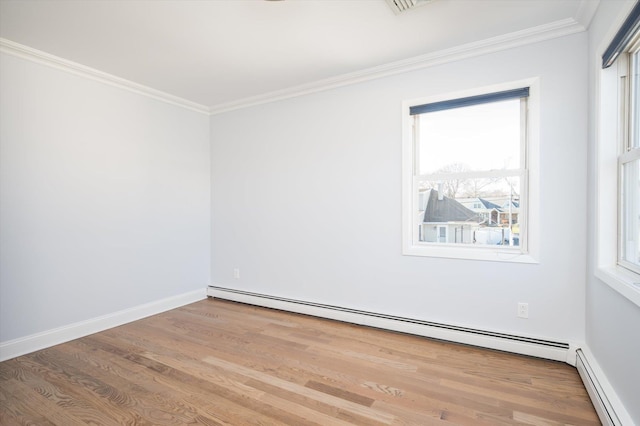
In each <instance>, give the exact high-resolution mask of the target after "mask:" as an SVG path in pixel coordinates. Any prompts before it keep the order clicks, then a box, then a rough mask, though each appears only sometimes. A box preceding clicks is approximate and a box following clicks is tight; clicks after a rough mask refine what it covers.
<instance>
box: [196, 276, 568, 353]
mask: <svg viewBox="0 0 640 426" xmlns="http://www.w3.org/2000/svg"><path fill="white" fill-rule="evenodd" d="M207 295H208V296H210V297H213V298H218V299H225V300H232V301H236V302H242V303H247V304H251V305H256V306H263V307H267V308H274V309H281V310H284V311H289V312H296V313H301V314H305V315H312V316H316V317H321V318H327V319H334V320H338V321H344V322H349V323H353V324H360V325H366V326H370V327H376V328H381V329H386V330H392V331H398V332H402V333H409V334H415V335H419V336H424V337H430V338H435V339H440V340H447V341H452V342H456V343H463V344H468V345H473V346H481V347H485V348H490V349H497V350H502V351H506V352H514V353H519V354H523V355H531V356H536V357H540V358H546V359H552V360H556V361H562V362H567V363H569V364H571V365H575V348H571V347H570V345H569V343H564V342H556V341H552V340H546V339H538V338H534V337H526V336H517V335H513V334H505V333H500V332H493V331H488V330H479V329H474V328H469V327H462V326H457V325H451V324H441V323H437V322H431V321H423V320H419V319H415V318H407V317H400V316H395V315H387V314H382V313H377V312H369V311H363V310H358V309H351V308H348V307H342V306H334V305H326V304H321V303H314V302H309V301H303V300H295V299H288V298H283V297H277V296H271V295H267V294H259V293H252V292H247V291H242V290H236V289H230V288H223V287H216V286H209V288H208V290H207ZM571 349H572V350H571Z"/></svg>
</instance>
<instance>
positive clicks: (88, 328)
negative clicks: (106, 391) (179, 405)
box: [0, 289, 207, 361]
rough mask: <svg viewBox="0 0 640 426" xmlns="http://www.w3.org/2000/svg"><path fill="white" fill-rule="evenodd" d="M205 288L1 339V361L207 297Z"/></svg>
mask: <svg viewBox="0 0 640 426" xmlns="http://www.w3.org/2000/svg"><path fill="white" fill-rule="evenodd" d="M206 297H207V295H206V291H205V290H204V289H202V290H195V291H191V292H188V293H183V294H179V295H177V296H172V297H167V298H166V299H161V300H157V301H154V302H149V303H145V304H143V305H139V306H134V307H133V308H129V309H124V310H122V311H118V312H114V313H112V314H107V315H103V316H100V317H96V318H91V319H88V320H85V321H80V322H77V323H74V324H69V325H66V326H63V327H58V328H54V329H52V330H47V331H44V332H41V333H36V334H31V335H29V336H25V337H21V338H18V339H13V340H8V341H6V342H0V361H5V360H8V359H11V358H15V357H18V356H20V355H24V354H28V353H31V352H35V351H38V350H40V349H44V348H48V347H51V346H54V345H58V344H60V343H64V342H68V341H70V340H74V339H78V338H80V337H84V336H87V335H89V334H93V333H97V332H99V331H103V330H107V329H109V328H113V327H117V326H119V325H122V324H126V323H128V322H132V321H136V320H139V319H142V318H145V317H148V316H151V315H155V314H159V313H162V312H166V311H169V310H171V309H175V308H178V307H180V306H184V305H188V304H190V303H194V302H197V301H199V300H203V299H206Z"/></svg>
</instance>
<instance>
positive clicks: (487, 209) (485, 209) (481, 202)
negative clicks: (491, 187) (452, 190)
mask: <svg viewBox="0 0 640 426" xmlns="http://www.w3.org/2000/svg"><path fill="white" fill-rule="evenodd" d="M456 201H458V202H459V203H460V204H462V205H463V206H465V207H466V208H468V209H470V210H472V211H473V212H474V213H476V214H478V215H479V216H481V217H482V218H483V219H484V220H485V223H486V224H487V225H497V224H499V223H501V222H500V219H501V217H502V211H503V210H502V208H501V207H500V206H499V205H498V204H496V203H492V202H491V201H489V200H487V199H485V198H480V197H475V198H461V199H456Z"/></svg>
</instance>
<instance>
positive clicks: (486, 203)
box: [478, 198, 502, 210]
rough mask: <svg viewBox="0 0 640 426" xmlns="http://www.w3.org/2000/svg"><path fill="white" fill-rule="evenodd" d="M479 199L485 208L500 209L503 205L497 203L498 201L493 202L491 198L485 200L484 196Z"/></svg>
mask: <svg viewBox="0 0 640 426" xmlns="http://www.w3.org/2000/svg"><path fill="white" fill-rule="evenodd" d="M478 201H480V202H481V203H482V205H483V206H484V208H485V209H497V210H500V209H501V208H502V207H500V206H499V205H497V204H496V203H492V202H491V201H489V200H485V199H484V198H478Z"/></svg>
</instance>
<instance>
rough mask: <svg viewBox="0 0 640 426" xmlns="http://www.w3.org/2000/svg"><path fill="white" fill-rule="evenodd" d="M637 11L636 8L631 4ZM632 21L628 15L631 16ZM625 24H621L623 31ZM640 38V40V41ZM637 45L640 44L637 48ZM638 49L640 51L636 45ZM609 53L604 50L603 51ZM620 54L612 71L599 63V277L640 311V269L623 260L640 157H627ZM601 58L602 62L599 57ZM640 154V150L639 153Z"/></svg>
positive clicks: (624, 63) (624, 72)
mask: <svg viewBox="0 0 640 426" xmlns="http://www.w3.org/2000/svg"><path fill="white" fill-rule="evenodd" d="M631 6H633V5H631ZM625 16H626V14H625ZM619 26H620V25H618V27H619ZM639 37H640V36H639ZM635 45H636V46H637V42H636V43H635ZM634 47H635V46H634ZM601 50H602V51H604V49H601ZM632 50H633V48H631V49H627V51H626V52H625V54H620V55H619V56H618V57H617V59H616V60H615V62H614V63H613V65H612V66H610V67H609V68H605V69H602V67H601V63H600V62H599V61H598V63H597V64H594V65H595V66H596V67H597V69H596V73H595V75H597V76H599V78H597V79H596V84H597V85H598V87H597V89H596V94H597V99H596V122H597V127H596V167H597V175H596V176H597V177H596V264H597V267H596V268H595V275H596V277H598V278H599V279H601V280H602V281H603V282H604V283H606V284H608V285H609V286H610V287H611V288H613V289H614V290H616V291H617V292H618V293H620V294H621V295H623V296H624V297H626V298H627V299H628V300H630V301H631V302H633V303H634V304H635V305H637V306H640V270H639V269H638V267H637V265H630V264H629V263H628V262H625V261H624V260H623V259H622V258H621V256H622V255H621V253H622V244H623V241H622V240H623V236H622V228H621V227H622V215H623V214H624V212H623V211H622V187H621V185H622V179H621V169H622V167H621V166H622V164H623V163H625V162H627V161H629V160H632V159H633V158H634V157H635V156H636V155H637V154H638V153H637V152H636V153H632V154H629V153H626V152H625V151H626V147H627V144H628V143H629V130H630V129H629V126H630V124H631V123H629V113H630V110H629V106H630V99H629V91H628V86H629V84H628V78H627V76H628V72H629V60H628V53H629V51H632ZM598 59H599V58H598ZM636 151H637V150H636Z"/></svg>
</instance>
